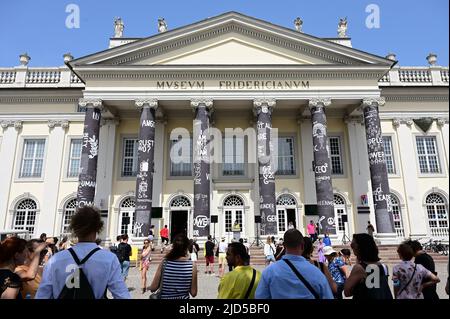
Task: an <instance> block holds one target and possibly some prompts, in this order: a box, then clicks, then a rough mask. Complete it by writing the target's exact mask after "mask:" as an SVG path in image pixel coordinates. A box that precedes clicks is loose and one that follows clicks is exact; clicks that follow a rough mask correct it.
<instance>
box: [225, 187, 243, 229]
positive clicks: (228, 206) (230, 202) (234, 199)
mask: <svg viewBox="0 0 450 319" xmlns="http://www.w3.org/2000/svg"><path fill="white" fill-rule="evenodd" d="M223 206H224V213H225V215H224V217H225V232H231V231H232V228H233V225H234V223H236V222H237V223H238V224H239V225H240V226H241V229H243V227H242V226H243V211H244V210H243V206H244V201H243V200H242V198H240V197H239V196H236V195H230V196H228V197H227V198H225V200H224V201H223Z"/></svg>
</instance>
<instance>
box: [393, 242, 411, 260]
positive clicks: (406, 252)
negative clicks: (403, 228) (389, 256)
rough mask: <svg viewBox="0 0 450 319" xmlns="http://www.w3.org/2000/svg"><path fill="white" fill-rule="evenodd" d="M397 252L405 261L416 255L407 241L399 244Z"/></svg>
mask: <svg viewBox="0 0 450 319" xmlns="http://www.w3.org/2000/svg"><path fill="white" fill-rule="evenodd" d="M397 252H398V254H399V256H400V259H401V260H403V261H408V260H411V259H412V258H413V257H414V251H413V249H412V247H411V246H410V245H408V244H405V243H403V244H400V245H399V246H398V248H397Z"/></svg>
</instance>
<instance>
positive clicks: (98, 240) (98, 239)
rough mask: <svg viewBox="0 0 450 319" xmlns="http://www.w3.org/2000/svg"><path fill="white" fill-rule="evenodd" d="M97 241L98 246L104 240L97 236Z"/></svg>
mask: <svg viewBox="0 0 450 319" xmlns="http://www.w3.org/2000/svg"><path fill="white" fill-rule="evenodd" d="M95 243H96V244H97V245H98V246H100V244H101V243H102V240H101V239H100V238H97V239H96V240H95Z"/></svg>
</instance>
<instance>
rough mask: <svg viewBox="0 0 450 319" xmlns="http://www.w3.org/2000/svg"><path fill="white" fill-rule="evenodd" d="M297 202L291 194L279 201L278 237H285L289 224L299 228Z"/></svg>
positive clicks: (282, 196) (283, 196) (281, 197)
mask: <svg viewBox="0 0 450 319" xmlns="http://www.w3.org/2000/svg"><path fill="white" fill-rule="evenodd" d="M296 215H297V202H296V200H295V198H294V197H293V196H292V195H290V194H283V195H280V196H279V197H278V199H277V221H278V237H280V238H281V237H283V235H284V232H285V231H286V230H288V229H289V224H290V223H292V225H293V226H294V227H295V228H297V226H298V225H297V216H296Z"/></svg>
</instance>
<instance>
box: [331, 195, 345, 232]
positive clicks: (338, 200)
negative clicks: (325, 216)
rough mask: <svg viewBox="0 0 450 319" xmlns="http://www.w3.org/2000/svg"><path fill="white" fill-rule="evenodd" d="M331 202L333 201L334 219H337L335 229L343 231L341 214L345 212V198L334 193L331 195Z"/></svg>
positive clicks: (343, 225)
mask: <svg viewBox="0 0 450 319" xmlns="http://www.w3.org/2000/svg"><path fill="white" fill-rule="evenodd" d="M333 202H334V212H335V213H334V215H335V219H337V225H336V226H337V229H336V230H337V231H340V232H343V231H345V224H344V221H343V220H342V215H344V214H347V208H346V207H345V199H344V198H343V197H342V196H341V195H339V194H334V195H333Z"/></svg>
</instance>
